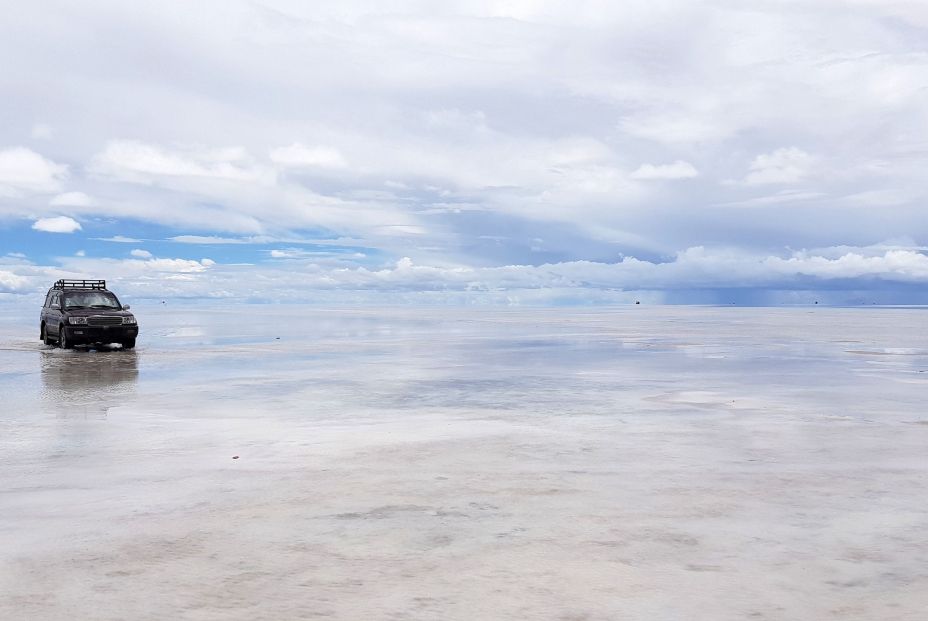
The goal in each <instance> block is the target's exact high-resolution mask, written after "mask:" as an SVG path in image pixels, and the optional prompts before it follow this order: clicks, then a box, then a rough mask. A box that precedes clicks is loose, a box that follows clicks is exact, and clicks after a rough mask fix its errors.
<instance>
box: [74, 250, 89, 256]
mask: <svg viewBox="0 0 928 621" xmlns="http://www.w3.org/2000/svg"><path fill="white" fill-rule="evenodd" d="M74 256H75V257H86V256H87V252H86V251H85V250H78V251H77V252H75V253H74Z"/></svg>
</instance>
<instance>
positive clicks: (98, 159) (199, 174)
mask: <svg viewBox="0 0 928 621" xmlns="http://www.w3.org/2000/svg"><path fill="white" fill-rule="evenodd" d="M90 168H91V170H92V171H93V172H94V173H96V174H99V175H104V176H110V177H114V178H116V179H120V180H123V181H130V182H135V183H153V182H156V181H158V180H159V179H171V178H193V179H212V180H221V181H234V182H252V183H260V184H265V185H273V184H274V183H275V181H276V176H275V174H274V171H273V170H271V169H270V168H268V167H265V166H261V165H259V164H257V163H255V162H254V161H253V160H252V158H251V157H250V156H249V155H248V152H247V151H246V150H245V149H243V148H242V147H222V148H208V147H201V146H184V147H179V148H176V149H165V148H163V147H161V146H159V145H156V144H150V143H145V142H140V141H137V140H111V141H110V142H108V143H107V144H106V148H105V149H104V150H103V151H102V152H101V153H99V154H97V155H96V156H94V158H93V161H92V162H91V167H90Z"/></svg>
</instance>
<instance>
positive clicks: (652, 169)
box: [629, 160, 699, 180]
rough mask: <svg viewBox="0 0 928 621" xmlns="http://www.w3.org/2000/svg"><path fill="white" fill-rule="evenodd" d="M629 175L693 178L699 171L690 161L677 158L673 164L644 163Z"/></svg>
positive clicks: (652, 177) (649, 178)
mask: <svg viewBox="0 0 928 621" xmlns="http://www.w3.org/2000/svg"><path fill="white" fill-rule="evenodd" d="M629 176H630V177H631V178H632V179H640V180H653V179H692V178H693V177H698V176H699V171H698V170H696V168H695V167H694V166H693V165H692V164H690V163H689V162H684V161H683V160H677V161H676V162H674V163H672V164H642V165H641V166H639V167H638V169H637V170H635V171H634V172H632V174H631V175H629Z"/></svg>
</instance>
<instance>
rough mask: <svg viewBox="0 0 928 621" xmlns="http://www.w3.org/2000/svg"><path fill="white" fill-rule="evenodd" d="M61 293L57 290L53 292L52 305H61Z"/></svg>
mask: <svg viewBox="0 0 928 621" xmlns="http://www.w3.org/2000/svg"><path fill="white" fill-rule="evenodd" d="M60 300H61V293H60V292H58V291H56V292H55V293H53V294H52V306H60V304H61V303H60Z"/></svg>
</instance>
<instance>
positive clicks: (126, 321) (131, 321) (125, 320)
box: [122, 317, 135, 326]
mask: <svg viewBox="0 0 928 621" xmlns="http://www.w3.org/2000/svg"><path fill="white" fill-rule="evenodd" d="M122 323H123V325H127V324H128V325H130V326H134V325H135V317H123V318H122Z"/></svg>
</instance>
